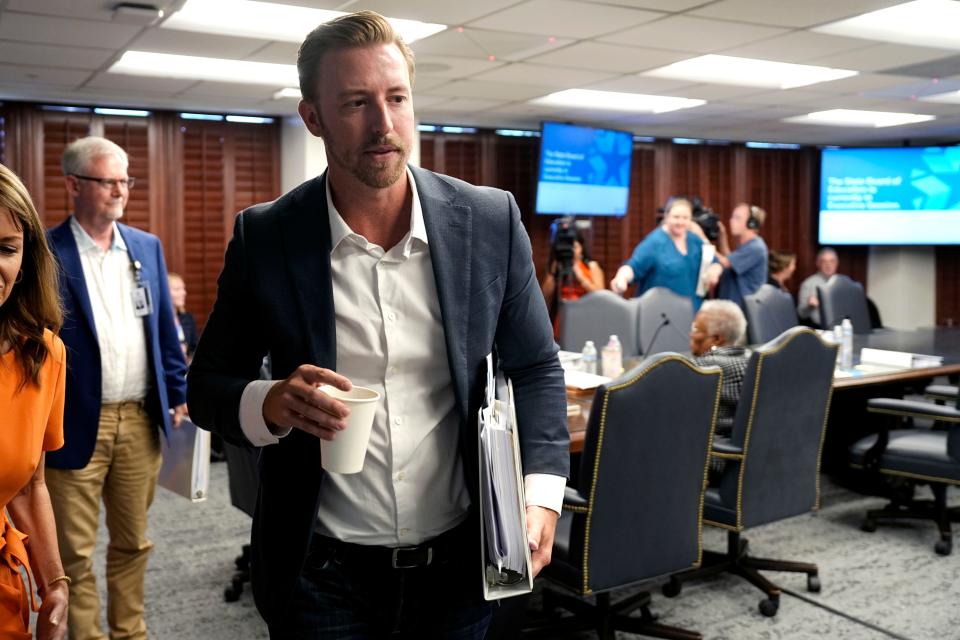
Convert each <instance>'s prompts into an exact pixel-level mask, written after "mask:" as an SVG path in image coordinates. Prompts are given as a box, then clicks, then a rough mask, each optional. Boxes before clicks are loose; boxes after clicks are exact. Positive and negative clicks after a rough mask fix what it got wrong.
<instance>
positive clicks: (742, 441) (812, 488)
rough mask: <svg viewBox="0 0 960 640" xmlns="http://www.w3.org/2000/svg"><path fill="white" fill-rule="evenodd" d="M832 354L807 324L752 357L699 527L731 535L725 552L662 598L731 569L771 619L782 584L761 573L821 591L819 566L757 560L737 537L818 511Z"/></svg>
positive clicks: (718, 441) (675, 580) (674, 582)
mask: <svg viewBox="0 0 960 640" xmlns="http://www.w3.org/2000/svg"><path fill="white" fill-rule="evenodd" d="M836 357H837V347H836V345H832V344H827V343H825V342H823V341H822V340H821V339H820V338H819V336H817V334H816V333H814V332H813V331H812V330H810V329H808V328H806V327H795V328H793V329H789V330H787V332H786V333H784V334H783V335H781V336H780V337H778V338H776V339H775V340H773V341H771V342H768V343H767V344H765V345H763V346H762V347H759V348H758V349H756V350H755V351H754V352H753V353H752V354H751V356H750V360H749V363H748V365H747V373H746V376H745V377H744V380H743V391H742V393H741V396H740V402H739V404H738V405H737V413H736V416H735V417H734V422H733V431H732V432H731V434H730V437H729V438H720V437H716V438H714V443H713V452H714V456H715V457H716V458H719V459H722V460H724V461H725V464H724V467H723V471H722V472H721V474H720V476H721V477H720V478H719V483H718V484H717V486H711V487H710V488H709V489H707V492H706V495H705V500H704V510H703V520H704V522H705V523H707V524H710V525H713V526H716V527H721V528H723V529H727V530H728V534H727V552H726V554H722V553H715V552H711V551H706V552H704V558H703V566H702V567H701V568H699V569H695V570H691V571H686V572H684V573H679V574H675V575H673V576H671V578H670V581H669V582H668V583H667V584H665V585H664V587H663V592H664V595H667V596H675V595H677V594H678V593H680V589H681V585H682V583H683V582H686V581H688V580H692V579H696V578H700V577H705V576H709V575H714V574H717V573H721V572H725V571H729V572H732V573H734V574H736V575H739V576H741V577H743V578H745V579H747V580H748V581H749V582H750V583H752V584H753V585H754V586H756V587H757V588H759V589H760V590H761V591H763V592H764V593H765V594H766V596H767V597H766V598H765V599H763V600H761V601H760V612H761V613H762V614H763V615H765V616H773V615H776V613H777V609H778V608H779V606H780V587H778V586H777V585H775V584H774V583H773V582H771V581H770V580H768V579H767V578H766V577H764V576H763V575H761V574H760V572H759V570H769V571H793V572H800V573H806V574H807V588H808V589H809V590H810V591H819V590H820V579H819V577H818V570H817V565H815V564H810V563H805V562H788V561H784V560H766V559H760V558H754V557H752V556H750V555H749V554H748V553H747V541H746V540H745V539H741V537H740V532H741V531H743V530H744V529H749V528H750V527H754V526H757V525H761V524H766V523H768V522H774V521H776V520H782V519H784V518H789V517H791V516H795V515H799V514H801V513H806V512H808V511H811V510H815V509H817V508H819V504H820V452H821V449H822V446H823V435H824V431H825V429H826V424H827V413H828V409H829V405H830V397H831V392H832V384H833V369H834V363H835V361H836Z"/></svg>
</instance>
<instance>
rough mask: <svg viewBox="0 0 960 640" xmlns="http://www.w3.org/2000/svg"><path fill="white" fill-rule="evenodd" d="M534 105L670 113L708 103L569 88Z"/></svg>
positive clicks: (668, 97) (640, 94)
mask: <svg viewBox="0 0 960 640" xmlns="http://www.w3.org/2000/svg"><path fill="white" fill-rule="evenodd" d="M530 102H531V103H533V104H539V105H546V106H552V107H579V108H586V109H598V110H600V111H629V112H633V113H638V112H639V113H666V112H668V111H676V110H678V109H690V108H691V107H699V106H700V105H702V104H706V100H695V99H692V98H675V97H673V96H651V95H646V94H643V93H622V92H619V91H595V90H592V89H567V90H565V91H558V92H556V93H551V94H550V95H547V96H544V97H542V98H537V99H535V100H531V101H530Z"/></svg>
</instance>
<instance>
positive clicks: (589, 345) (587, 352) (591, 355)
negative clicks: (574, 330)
mask: <svg viewBox="0 0 960 640" xmlns="http://www.w3.org/2000/svg"><path fill="white" fill-rule="evenodd" d="M580 370H581V371H584V372H585V373H593V374H595V373H596V372H597V348H596V347H595V346H594V344H593V340H587V342H586V344H584V345H583V351H582V352H581V356H580Z"/></svg>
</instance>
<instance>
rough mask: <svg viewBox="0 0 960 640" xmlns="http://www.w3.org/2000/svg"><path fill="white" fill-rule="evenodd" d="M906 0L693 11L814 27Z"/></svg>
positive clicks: (751, 0)
mask: <svg viewBox="0 0 960 640" xmlns="http://www.w3.org/2000/svg"><path fill="white" fill-rule="evenodd" d="M902 2H903V0H843V1H842V2H839V1H838V0H803V1H802V2H784V1H783V0H721V1H720V2H713V3H709V4H707V5H706V6H704V7H702V8H700V9H694V10H692V11H691V12H690V13H691V14H694V15H698V16H706V17H708V18H720V19H723V20H739V21H742V22H753V23H757V24H770V25H776V26H781V27H810V26H813V25H819V24H824V23H826V22H833V21H834V20H840V19H842V18H849V17H852V16H856V15H860V14H861V13H866V12H868V11H875V10H877V9H883V8H884V7H889V6H892V5H895V4H901V3H902Z"/></svg>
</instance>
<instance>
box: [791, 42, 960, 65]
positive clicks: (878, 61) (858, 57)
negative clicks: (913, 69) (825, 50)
mask: <svg viewBox="0 0 960 640" xmlns="http://www.w3.org/2000/svg"><path fill="white" fill-rule="evenodd" d="M956 53H957V52H956V51H948V50H946V49H932V48H929V47H911V46H908V45H905V44H875V45H872V46H867V47H864V48H862V49H855V50H853V51H844V52H842V53H835V54H832V55H828V56H822V57H817V58H811V59H810V61H809V62H810V64H818V65H824V66H828V67H836V68H840V69H855V70H857V71H882V70H884V69H893V68H895V67H901V66H903V65H906V64H912V63H914V62H926V61H927V60H936V59H937V58H945V57H948V56H955V55H956Z"/></svg>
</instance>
